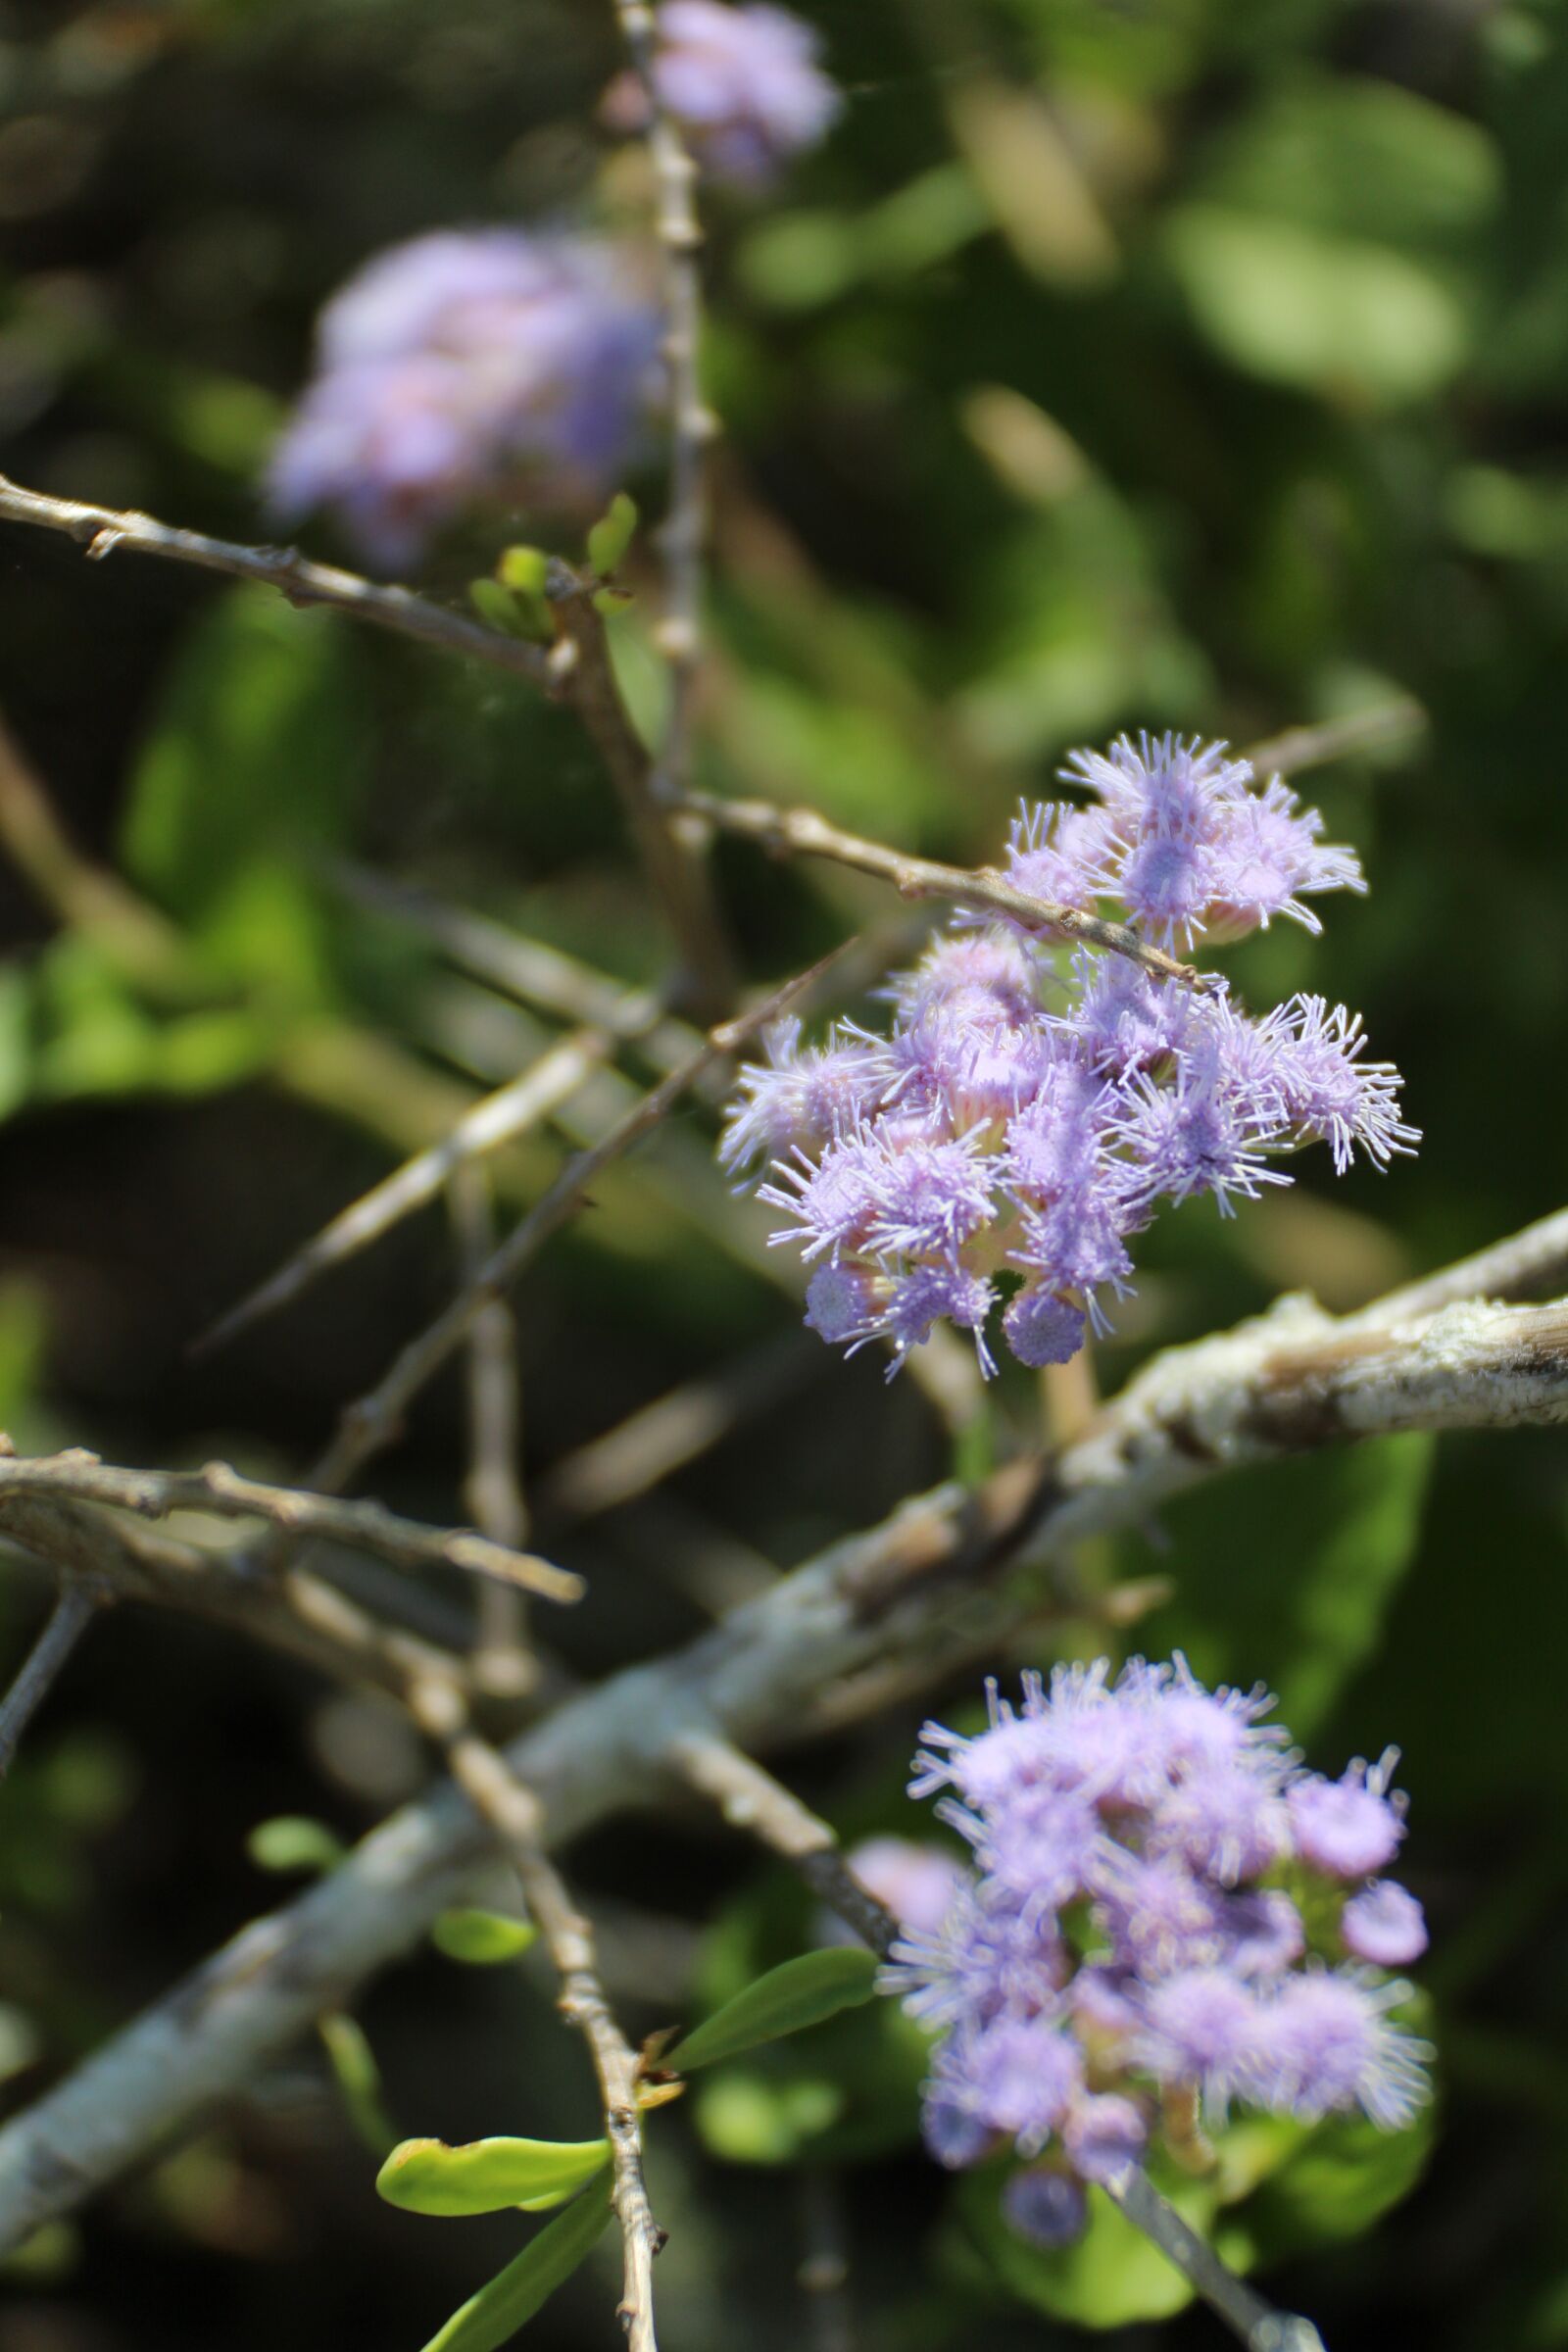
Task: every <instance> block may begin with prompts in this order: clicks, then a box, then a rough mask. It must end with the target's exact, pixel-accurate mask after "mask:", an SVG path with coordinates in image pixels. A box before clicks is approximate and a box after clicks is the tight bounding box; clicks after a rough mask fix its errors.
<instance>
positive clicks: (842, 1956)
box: [663, 1945, 878, 2074]
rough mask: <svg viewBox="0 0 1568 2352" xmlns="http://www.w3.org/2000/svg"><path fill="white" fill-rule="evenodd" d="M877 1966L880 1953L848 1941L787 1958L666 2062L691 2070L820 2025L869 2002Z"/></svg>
mask: <svg viewBox="0 0 1568 2352" xmlns="http://www.w3.org/2000/svg"><path fill="white" fill-rule="evenodd" d="M877 1967H878V1962H877V1959H876V1955H875V1953H873V1952H865V1951H860V1950H858V1949H855V1948H854V1947H851V1946H847V1945H843V1946H835V1947H832V1948H830V1949H827V1950H824V1951H819V1952H803V1953H802V1954H801V1955H800V1957H799V1959H795V1960H786V1961H784V1962H782V1964H781V1965H780V1966H779V1967H777V1968H774V1969H770V1970H769V1971H768V1973H767V1975H766V1976H765V1977H759V1978H758V1980H757V1982H756V1984H755V1985H747V1987H746V1989H745V1991H744V1992H739V1993H737V1994H736V1996H735V1998H734V1999H733V2000H732V2001H728V2002H726V2003H725V2005H724V2007H723V2008H722V2009H720V2010H718V2011H717V2012H716V2013H715V2014H714V2015H713V2016H712V2017H710V2018H706V2019H705V2020H704V2022H703V2023H702V2025H700V2026H699V2027H698V2028H697V2029H696V2031H695V2032H694V2033H691V2034H687V2036H686V2038H685V2040H684V2041H680V2042H677V2043H676V2045H675V2047H674V2049H672V2050H671V2051H670V2052H669V2053H668V2055H667V2057H666V2058H665V2059H664V2061H663V2063H664V2064H665V2065H666V2066H667V2067H668V2068H669V2069H670V2071H671V2073H673V2074H690V2073H691V2072H692V2071H693V2070H694V2069H696V2068H697V2067H700V2066H716V2065H717V2063H718V2061H719V2060H720V2059H721V2058H733V2057H735V2056H737V2055H738V2053H739V2052H740V2051H742V2050H750V2049H754V2048H755V2047H756V2046H757V2044H758V2043H759V2042H762V2041H776V2040H778V2039H779V2037H780V2036H781V2035H782V2034H799V2033H800V2032H801V2031H802V2029H803V2028H804V2027H807V2026H814V2025H819V2024H820V2023H821V2021H822V2019H823V2018H825V2017H832V2016H833V2015H835V2013H836V2012H837V2011H838V2010H840V2009H849V2008H853V2007H854V2006H855V2004H856V2003H857V2002H858V2001H868V2000H869V1999H870V1998H871V1995H872V1993H873V1992H874V1991H875V1990H876V1974H877Z"/></svg>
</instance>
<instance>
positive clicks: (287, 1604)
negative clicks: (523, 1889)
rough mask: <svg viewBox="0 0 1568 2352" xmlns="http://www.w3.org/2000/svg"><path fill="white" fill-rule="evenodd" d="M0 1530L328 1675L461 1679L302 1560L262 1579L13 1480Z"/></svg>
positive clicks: (119, 1588) (355, 1681)
mask: <svg viewBox="0 0 1568 2352" xmlns="http://www.w3.org/2000/svg"><path fill="white" fill-rule="evenodd" d="M0 1535H4V1536H6V1537H8V1538H9V1539H10V1540H11V1541H12V1542H13V1543H15V1544H20V1545H21V1546H22V1548H23V1549H24V1550H25V1551H28V1552H30V1553H31V1554H32V1555H33V1557H34V1558H36V1559H39V1560H42V1561H44V1562H46V1563H47V1564H48V1565H49V1566H50V1567H51V1568H53V1569H55V1570H56V1572H57V1573H60V1574H63V1575H69V1576H77V1577H84V1578H86V1579H88V1580H89V1581H90V1582H91V1583H93V1584H95V1585H97V1586H100V1587H104V1588H107V1589H108V1590H109V1591H111V1592H113V1593H116V1594H117V1595H118V1596H119V1597H120V1598H122V1599H124V1600H131V1601H142V1602H151V1603H153V1604H155V1605H157V1606H158V1607H161V1608H172V1609H175V1610H177V1611H178V1612H180V1613H181V1614H183V1615H189V1616H193V1617H199V1618H201V1619H203V1620H204V1621H206V1622H207V1623H209V1624H214V1625H218V1626H221V1627H222V1628H223V1629H224V1631H226V1632H228V1633H239V1634H243V1635H244V1636H246V1637H247V1638H248V1639H249V1640H251V1641H257V1642H266V1643H267V1644H268V1645H269V1646H270V1647H271V1648H274V1649H277V1650H280V1651H281V1652H283V1654H284V1655H285V1656H288V1657H292V1658H299V1659H303V1660H304V1662H305V1663H306V1664H307V1665H308V1666H310V1667H311V1668H313V1670H314V1671H315V1672H316V1673H318V1674H324V1675H326V1676H328V1677H330V1678H331V1679H332V1680H333V1681H335V1682H340V1683H348V1684H351V1685H359V1684H367V1683H368V1684H370V1685H372V1686H373V1687H375V1688H376V1689H378V1690H383V1691H392V1692H393V1693H394V1694H395V1695H396V1696H397V1697H399V1698H401V1697H402V1695H403V1693H404V1691H406V1690H407V1688H408V1682H409V1677H410V1675H411V1674H416V1673H418V1674H426V1675H436V1676H444V1677H445V1678H446V1679H447V1680H449V1681H452V1682H454V1683H457V1684H458V1685H460V1686H462V1685H463V1684H464V1683H465V1680H466V1660H465V1659H464V1658H462V1657H459V1656H457V1655H455V1654H453V1653H452V1652H450V1651H448V1650H445V1649H443V1648H442V1647H441V1646H440V1645H439V1644H438V1643H436V1642H431V1641H427V1640H426V1639H424V1638H423V1637H422V1636H420V1635H418V1634H416V1633H413V1632H410V1631H408V1630H407V1629H405V1628H403V1627H400V1626H394V1625H389V1624H387V1623H385V1622H384V1621H383V1620H382V1619H381V1618H379V1617H377V1616H374V1615H372V1614H371V1612H370V1611H369V1610H368V1609H366V1608H363V1607H362V1606H361V1605H360V1603H359V1602H358V1601H356V1600H353V1599H351V1598H350V1597H349V1595H348V1594H347V1593H343V1592H340V1591H339V1590H338V1588H337V1586H336V1585H332V1584H328V1583H327V1582H326V1581H325V1579H324V1578H322V1577H319V1576H315V1575H313V1574H312V1573H311V1572H310V1570H309V1569H307V1568H304V1567H292V1568H290V1569H288V1570H287V1571H286V1573H285V1574H284V1575H283V1576H281V1577H279V1578H278V1579H277V1580H276V1581H275V1583H269V1584H267V1585H265V1586H264V1585H259V1584H257V1583H256V1582H255V1580H254V1579H252V1578H249V1577H247V1576H245V1575H244V1574H243V1573H242V1571H241V1568H240V1564H239V1558H238V1555H237V1554H234V1553H223V1552H213V1551H208V1550H204V1549H200V1548H198V1546H197V1545H196V1544H182V1543H179V1542H177V1541H176V1540H175V1539H174V1538H173V1537H172V1536H167V1535H163V1534H161V1533H160V1534H155V1533H154V1532H153V1531H152V1530H151V1529H150V1528H147V1527H144V1526H142V1525H141V1524H140V1523H139V1522H137V1521H133V1520H128V1519H126V1518H124V1517H123V1516H122V1515H120V1514H119V1513H118V1512H112V1511H106V1510H104V1509H102V1508H101V1507H99V1506H98V1505H97V1504H94V1503H86V1502H74V1501H68V1500H64V1499H57V1498H56V1497H54V1496H52V1495H37V1494H27V1493H25V1492H24V1491H22V1490H21V1489H19V1488H16V1487H12V1488H10V1489H6V1488H4V1487H0Z"/></svg>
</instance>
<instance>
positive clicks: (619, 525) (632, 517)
mask: <svg viewBox="0 0 1568 2352" xmlns="http://www.w3.org/2000/svg"><path fill="white" fill-rule="evenodd" d="M636 528H637V506H636V502H635V500H633V499H630V498H628V497H627V495H626V493H625V491H624V490H617V491H616V492H615V495H614V497H613V499H612V500H611V502H610V506H609V508H608V510H607V512H606V513H605V514H603V515H600V517H599V520H598V521H597V522H596V523H595V524H594V525H593V527H592V529H591V530H590V531H589V533H588V561H589V563H590V564H592V565H593V568H594V570H595V571H596V572H597V573H598V574H599V576H600V578H601V579H603V578H604V577H605V575H606V574H607V573H608V572H612V571H614V570H616V569H618V567H619V565H620V564H621V561H622V559H623V558H624V556H625V553H626V550H627V548H628V547H630V545H631V541H632V533H633V532H634V531H635V530H636ZM501 576H502V578H503V579H505V577H506V573H505V571H503V573H502V575H501ZM543 584H544V583H543V582H542V581H541V582H540V585H541V587H542V586H543Z"/></svg>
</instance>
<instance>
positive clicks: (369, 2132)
mask: <svg viewBox="0 0 1568 2352" xmlns="http://www.w3.org/2000/svg"><path fill="white" fill-rule="evenodd" d="M316 2030H317V2032H318V2033H319V2034H320V2036H321V2040H322V2043H323V2045H324V2047H325V2050H326V2055H327V2058H328V2061H329V2062H330V2064H331V2068H332V2072H333V2074H334V2075H335V2076H336V2078H337V2086H338V2089H339V2091H340V2092H341V2094H342V2098H343V2104H344V2107H345V2108H346V2109H347V2111H348V2118H349V2122H350V2123H351V2124H352V2125H353V2126H354V2129H355V2131H357V2132H358V2133H359V2135H360V2137H361V2139H362V2140H363V2141H364V2142H365V2145H366V2146H367V2147H368V2149H369V2151H370V2154H371V2155H372V2156H375V2157H383V2156H385V2154H386V2152H387V2150H388V2148H390V2147H391V2145H392V2142H393V2141H394V2140H395V2139H396V2137H397V2130H396V2127H395V2126H394V2124H393V2122H392V2120H391V2118H390V2116H389V2115H388V2114H387V2111H386V2109H385V2107H384V2106H383V2105H382V2103H381V2070H380V2068H379V2067H378V2066H377V2065H376V2063H375V2052H374V2051H373V2050H372V2049H371V2047H370V2045H369V2043H368V2041H367V2039H366V2037H365V2030H364V2028H363V2027H362V2026H361V2025H360V2024H359V2022H358V2021H357V2020H356V2019H355V2018H352V2017H349V2016H347V2015H346V2014H345V2013H344V2012H343V2011H342V2010H340V2009H338V2010H334V2011H332V2013H331V2014H330V2015H329V2016H327V2017H321V2018H318V2019H317V2021H316Z"/></svg>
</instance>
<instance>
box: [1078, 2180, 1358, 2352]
mask: <svg viewBox="0 0 1568 2352" xmlns="http://www.w3.org/2000/svg"><path fill="white" fill-rule="evenodd" d="M1104 2190H1105V2194H1106V2196H1107V2197H1109V2198H1110V2200H1111V2202H1112V2203H1113V2204H1114V2205H1116V2206H1118V2207H1119V2208H1120V2210H1121V2211H1122V2212H1123V2213H1124V2214H1125V2215H1126V2217H1127V2219H1128V2221H1130V2222H1131V2223H1132V2225H1133V2228H1134V2229H1141V2230H1142V2231H1143V2233H1144V2235H1145V2236H1146V2237H1147V2238H1149V2239H1151V2240H1152V2243H1153V2244H1154V2245H1156V2246H1157V2247H1158V2248H1159V2250H1160V2252H1161V2253H1162V2254H1163V2255H1164V2257H1165V2259H1166V2261H1167V2262H1169V2263H1173V2264H1174V2265H1175V2267H1176V2269H1177V2270H1178V2271H1180V2272H1181V2275H1182V2277H1183V2278H1185V2279H1186V2280H1187V2283H1188V2285H1189V2286H1191V2287H1192V2288H1193V2290H1194V2292H1195V2293H1196V2294H1199V2295H1201V2297H1202V2299H1203V2301H1204V2302H1205V2303H1206V2304H1207V2305H1208V2307H1209V2309H1210V2311H1212V2312H1213V2313H1214V2314H1215V2315H1216V2317H1217V2318H1219V2319H1221V2320H1223V2321H1224V2323H1225V2325H1226V2327H1228V2328H1229V2329H1230V2331H1231V2333H1232V2334H1233V2335H1234V2336H1236V2337H1237V2339H1238V2340H1239V2341H1240V2342H1241V2343H1244V2344H1245V2345H1246V2346H1247V2352H1323V2338H1322V2337H1321V2336H1320V2335H1319V2333H1318V2331H1317V2329H1316V2328H1315V2327H1313V2325H1312V2323H1311V2321H1310V2320H1303V2319H1301V2318H1299V2316H1298V2315H1297V2314H1296V2313H1295V2312H1290V2311H1277V2310H1276V2309H1275V2307H1274V2305H1273V2304H1272V2303H1265V2302H1264V2300H1263V2298H1262V2296H1261V2295H1259V2294H1256V2293H1254V2292H1253V2290H1252V2288H1251V2287H1250V2286H1248V2285H1247V2284H1246V2283H1245V2281H1244V2280H1242V2279H1240V2278H1237V2277H1236V2276H1235V2274H1234V2273H1233V2272H1231V2271H1228V2270H1227V2269H1226V2267H1225V2265H1224V2263H1222V2262H1221V2260H1220V2258H1219V2256H1218V2255H1217V2254H1216V2253H1215V2252H1214V2249H1213V2247H1212V2246H1209V2245H1205V2243H1204V2242H1203V2240H1202V2238H1201V2237H1200V2236H1199V2234H1198V2232H1197V2230H1196V2229H1189V2228H1188V2226H1187V2224H1186V2223H1185V2222H1184V2221H1183V2220H1182V2217H1181V2215H1180V2214H1179V2213H1178V2212H1177V2211H1176V2208H1175V2206H1174V2205H1172V2204H1170V2203H1169V2202H1168V2201H1167V2200H1166V2199H1165V2198H1164V2197H1162V2196H1161V2195H1160V2193H1159V2191H1158V2189H1157V2188H1156V2187H1155V2186H1154V2184H1153V2182H1152V2180H1150V2178H1149V2176H1148V2174H1147V2173H1145V2172H1142V2171H1140V2169H1139V2167H1138V2166H1137V2165H1129V2166H1128V2167H1127V2169H1126V2171H1125V2172H1123V2173H1121V2174H1120V2175H1118V2176H1117V2178H1116V2179H1114V2180H1107V2181H1106V2182H1105V2183H1104Z"/></svg>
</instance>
